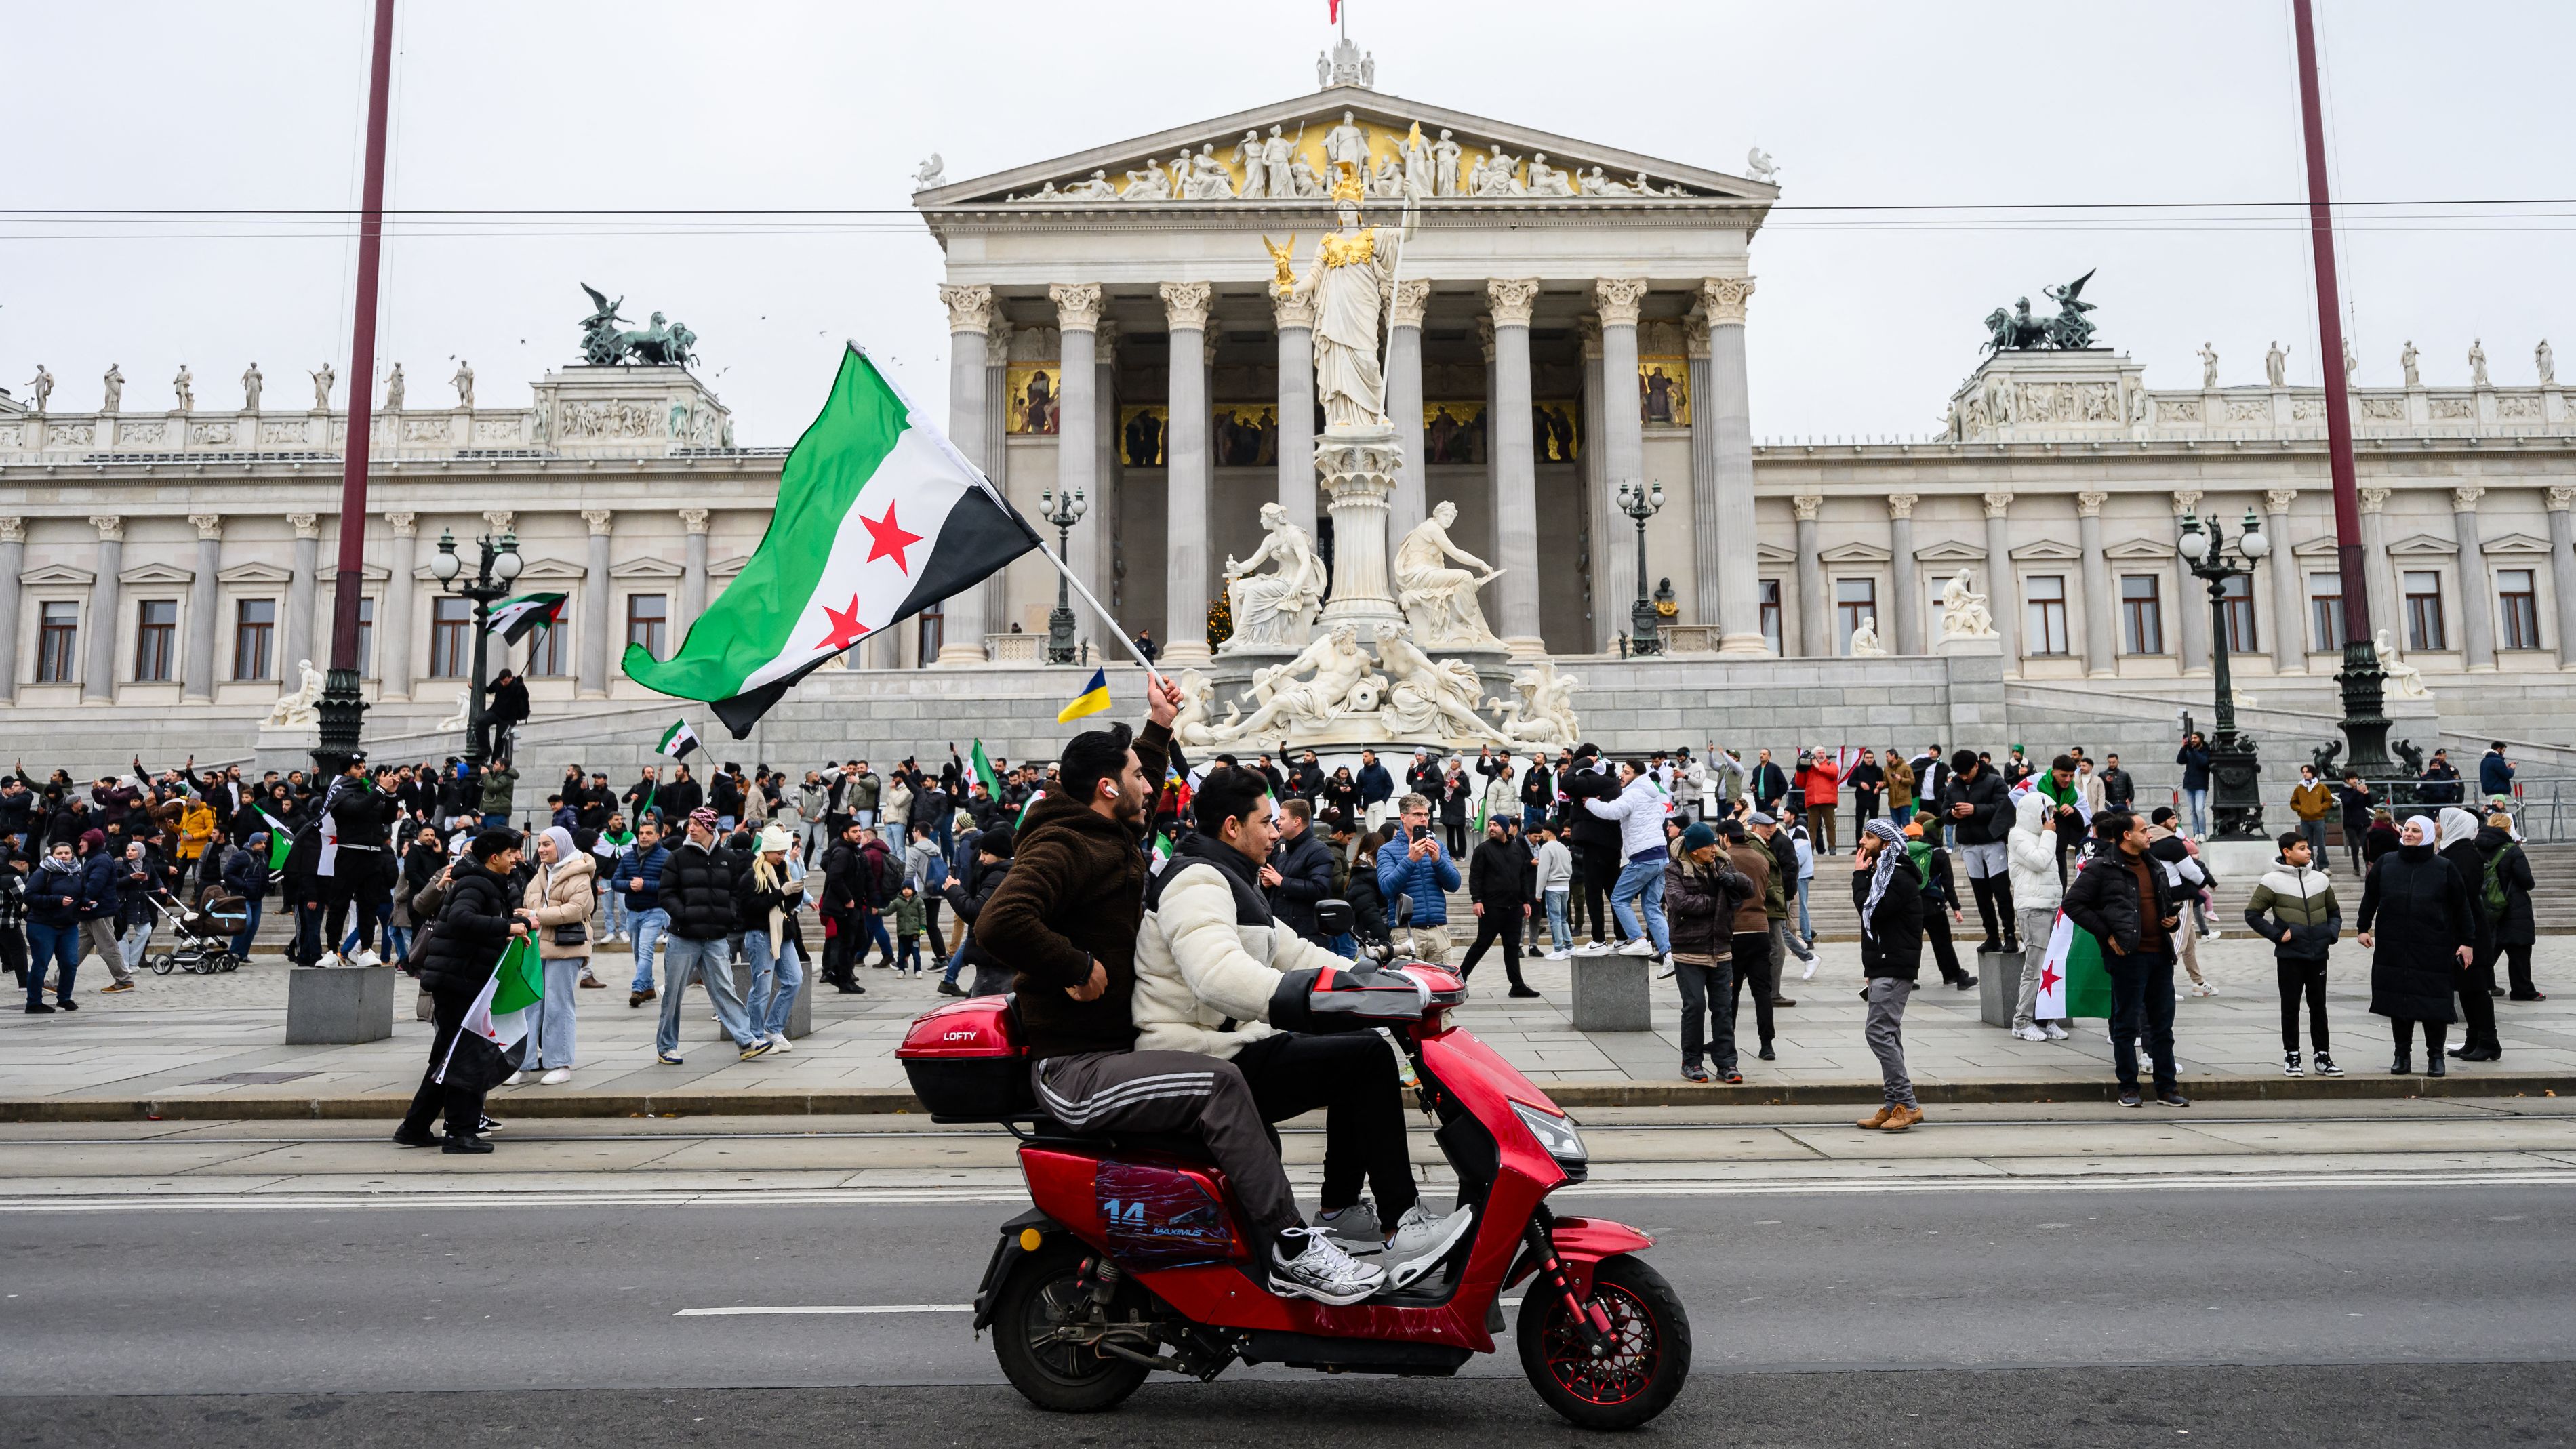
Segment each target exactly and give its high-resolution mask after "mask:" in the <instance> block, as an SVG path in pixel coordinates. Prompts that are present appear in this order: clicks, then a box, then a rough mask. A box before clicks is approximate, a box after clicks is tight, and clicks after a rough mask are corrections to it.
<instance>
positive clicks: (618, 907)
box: [599, 891, 626, 940]
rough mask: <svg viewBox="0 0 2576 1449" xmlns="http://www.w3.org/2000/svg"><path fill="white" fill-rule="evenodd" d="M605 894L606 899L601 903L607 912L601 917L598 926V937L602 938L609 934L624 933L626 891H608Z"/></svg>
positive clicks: (618, 934)
mask: <svg viewBox="0 0 2576 1449" xmlns="http://www.w3.org/2000/svg"><path fill="white" fill-rule="evenodd" d="M607 896H608V899H607V900H606V901H604V902H603V903H602V904H604V905H605V906H606V907H607V908H608V913H607V915H606V916H605V917H603V918H602V920H601V921H600V926H599V934H600V938H601V939H603V940H605V939H607V938H608V937H610V936H622V935H625V934H626V893H625V892H624V891H609V892H607Z"/></svg>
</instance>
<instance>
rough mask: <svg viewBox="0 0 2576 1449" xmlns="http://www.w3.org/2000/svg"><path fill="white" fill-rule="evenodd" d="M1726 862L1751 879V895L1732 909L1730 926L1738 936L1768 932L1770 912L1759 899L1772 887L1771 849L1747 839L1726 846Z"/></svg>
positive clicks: (1769, 928)
mask: <svg viewBox="0 0 2576 1449" xmlns="http://www.w3.org/2000/svg"><path fill="white" fill-rule="evenodd" d="M1726 863H1727V864H1729V865H1731V866H1734V867H1735V868H1736V870H1737V871H1739V872H1741V873H1743V874H1744V875H1747V876H1750V877H1752V878H1753V894H1751V895H1749V896H1747V897H1745V899H1744V904H1742V905H1740V906H1737V907H1736V908H1735V924H1734V926H1733V927H1731V928H1730V929H1732V930H1733V931H1734V932H1735V934H1736V935H1739V936H1761V935H1767V934H1769V933H1770V930H1771V915H1770V912H1769V911H1767V910H1765V909H1764V908H1763V905H1762V898H1763V896H1764V895H1766V894H1768V893H1769V891H1770V889H1771V867H1772V865H1773V864H1774V862H1773V861H1772V859H1771V852H1770V851H1768V850H1766V849H1764V848H1763V847H1762V846H1761V845H1759V844H1757V843H1755V842H1753V841H1750V840H1748V841H1746V842H1744V843H1743V844H1742V845H1730V846H1728V847H1727V848H1726Z"/></svg>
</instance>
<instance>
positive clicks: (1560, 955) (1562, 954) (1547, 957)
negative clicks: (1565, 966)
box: [1538, 951, 1574, 961]
mask: <svg viewBox="0 0 2576 1449" xmlns="http://www.w3.org/2000/svg"><path fill="white" fill-rule="evenodd" d="M1573 954H1574V953H1573V952H1571V951H1549V952H1545V953H1543V954H1542V955H1540V957H1539V958H1538V959H1540V960H1542V961H1562V960H1564V959H1565V958H1566V957H1568V956H1571V955H1573Z"/></svg>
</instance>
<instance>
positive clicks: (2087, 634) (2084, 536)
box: [2075, 493, 2120, 679]
mask: <svg viewBox="0 0 2576 1449" xmlns="http://www.w3.org/2000/svg"><path fill="white" fill-rule="evenodd" d="M2110 501H2111V495H2110V494H2108V493H2078V494H2076V495H2075V531H2076V534H2077V536H2078V537H2079V538H2080V539H2081V540H2082V542H2083V546H2084V578H2083V585H2084V672H2085V673H2086V674H2088V675H2091V676H2092V677H2093V678H2095V679H2108V678H2110V677H2111V676H2113V675H2115V674H2118V673H2119V672H2120V636H2119V634H2118V633H2117V632H2115V630H2114V626H2113V624H2112V619H2113V617H2114V614H2113V609H2112V600H2113V598H2114V597H2115V595H2114V594H2113V593H2112V591H2111V589H2112V585H2111V561H2110V559H2109V558H2108V557H2106V556H2105V555H2104V554H2103V552H2102V505H2103V504H2105V503H2108V502H2110Z"/></svg>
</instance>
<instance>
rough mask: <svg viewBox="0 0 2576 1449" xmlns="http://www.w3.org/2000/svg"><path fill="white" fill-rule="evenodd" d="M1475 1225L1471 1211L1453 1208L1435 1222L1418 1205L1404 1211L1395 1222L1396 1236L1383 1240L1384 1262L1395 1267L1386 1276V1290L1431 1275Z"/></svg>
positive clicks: (1470, 1209) (1474, 1218) (1463, 1208)
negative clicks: (1424, 1275)
mask: <svg viewBox="0 0 2576 1449" xmlns="http://www.w3.org/2000/svg"><path fill="white" fill-rule="evenodd" d="M1475 1222H1476V1211H1475V1209H1473V1208H1466V1207H1462V1208H1456V1209H1453V1210H1452V1211H1450V1213H1449V1214H1448V1215H1447V1216H1445V1217H1437V1218H1435V1217H1433V1216H1431V1214H1429V1213H1428V1212H1425V1211H1424V1210H1423V1207H1422V1204H1420V1203H1418V1202H1417V1203H1415V1204H1414V1205H1413V1206H1411V1207H1409V1208H1406V1209H1405V1210H1404V1216H1402V1217H1400V1218H1397V1219H1396V1220H1395V1236H1394V1237H1392V1238H1389V1239H1387V1240H1386V1258H1387V1261H1388V1262H1389V1263H1392V1264H1393V1265H1394V1266H1393V1267H1392V1268H1390V1269H1389V1270H1388V1272H1387V1286H1389V1287H1391V1288H1402V1287H1404V1286H1405V1285H1406V1284H1409V1283H1411V1282H1412V1281H1413V1280H1415V1279H1416V1278H1419V1277H1421V1276H1422V1275H1423V1274H1425V1273H1428V1272H1430V1271H1431V1270H1432V1269H1433V1268H1434V1267H1436V1266H1438V1264H1439V1262H1440V1260H1441V1259H1442V1258H1443V1257H1445V1256H1447V1254H1448V1252H1449V1250H1450V1249H1451V1248H1454V1247H1456V1246H1457V1245H1458V1239H1460V1238H1461V1237H1464V1236H1465V1235H1466V1232H1467V1229H1469V1228H1471V1227H1473V1226H1475Z"/></svg>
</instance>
